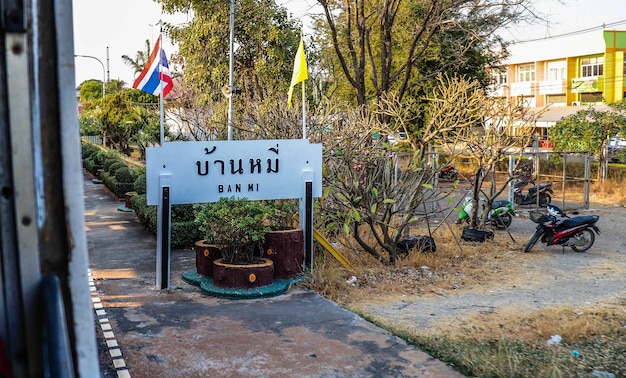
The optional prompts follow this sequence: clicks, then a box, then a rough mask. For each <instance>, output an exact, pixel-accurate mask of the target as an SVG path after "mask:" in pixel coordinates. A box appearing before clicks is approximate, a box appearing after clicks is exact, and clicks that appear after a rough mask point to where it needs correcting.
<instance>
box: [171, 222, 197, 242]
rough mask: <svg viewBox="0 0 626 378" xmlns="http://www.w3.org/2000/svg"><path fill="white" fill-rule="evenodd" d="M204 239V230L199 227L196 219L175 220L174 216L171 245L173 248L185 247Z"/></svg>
mask: <svg viewBox="0 0 626 378" xmlns="http://www.w3.org/2000/svg"><path fill="white" fill-rule="evenodd" d="M201 239H202V232H200V230H199V229H198V224H197V223H196V221H195V220H189V221H174V219H173V218H172V233H171V235H170V245H171V246H172V248H185V247H189V246H192V245H194V244H195V242H197V241H198V240H201Z"/></svg>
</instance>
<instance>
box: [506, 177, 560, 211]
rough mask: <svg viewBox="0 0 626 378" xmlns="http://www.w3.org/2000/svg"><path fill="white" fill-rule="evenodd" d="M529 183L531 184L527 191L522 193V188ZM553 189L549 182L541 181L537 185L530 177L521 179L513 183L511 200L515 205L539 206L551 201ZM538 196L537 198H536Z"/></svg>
mask: <svg viewBox="0 0 626 378" xmlns="http://www.w3.org/2000/svg"><path fill="white" fill-rule="evenodd" d="M529 184H533V185H532V186H531V187H530V188H528V192H526V193H524V188H526V187H527V186H528V185H529ZM553 195H554V191H553V190H552V183H551V182H543V183H541V184H539V185H535V182H534V181H533V180H532V179H527V178H525V179H522V180H519V181H518V182H516V183H515V185H513V202H515V204H516V205H533V204H535V205H536V204H538V205H539V206H541V207H544V206H546V205H547V204H549V203H550V202H552V196H553ZM537 196H539V200H537Z"/></svg>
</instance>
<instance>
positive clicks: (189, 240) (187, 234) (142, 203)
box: [130, 194, 202, 248]
mask: <svg viewBox="0 0 626 378" xmlns="http://www.w3.org/2000/svg"><path fill="white" fill-rule="evenodd" d="M130 202H131V205H132V207H133V210H134V211H135V215H136V216H137V220H138V221H139V223H140V224H141V225H142V226H143V227H144V228H145V229H146V230H148V231H149V232H150V233H152V234H154V235H156V234H157V231H158V230H157V207H156V206H148V205H147V202H146V195H145V194H138V195H135V196H133V197H132V198H131V199H130ZM189 206H191V205H189ZM189 206H188V205H174V206H172V227H171V235H170V237H171V240H170V244H171V246H172V248H184V247H188V246H192V245H194V243H195V242H196V241H198V240H200V239H202V232H200V230H199V228H198V224H197V223H196V221H195V220H194V219H192V220H181V219H180V217H182V216H181V214H186V213H187V212H188V207H189ZM192 207H193V206H192ZM175 212H176V213H177V214H176V215H174V213H175ZM178 213H181V214H178Z"/></svg>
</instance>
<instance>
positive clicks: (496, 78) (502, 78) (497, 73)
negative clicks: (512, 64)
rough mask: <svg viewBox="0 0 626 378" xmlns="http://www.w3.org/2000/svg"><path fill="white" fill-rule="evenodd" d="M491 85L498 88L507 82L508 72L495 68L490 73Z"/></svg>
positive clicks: (504, 69)
mask: <svg viewBox="0 0 626 378" xmlns="http://www.w3.org/2000/svg"><path fill="white" fill-rule="evenodd" d="M491 80H492V82H493V85H495V86H496V87H499V86H501V85H504V84H506V83H507V82H508V72H507V69H506V68H496V69H493V70H492V71H491Z"/></svg>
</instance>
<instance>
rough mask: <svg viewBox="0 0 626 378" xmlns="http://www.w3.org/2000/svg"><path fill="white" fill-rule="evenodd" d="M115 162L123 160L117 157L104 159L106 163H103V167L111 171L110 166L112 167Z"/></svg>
mask: <svg viewBox="0 0 626 378" xmlns="http://www.w3.org/2000/svg"><path fill="white" fill-rule="evenodd" d="M115 163H121V161H120V160H119V159H115V158H108V159H106V160H105V161H104V163H102V169H104V170H105V171H106V172H109V168H111V166H112V165H113V164H115Z"/></svg>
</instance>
